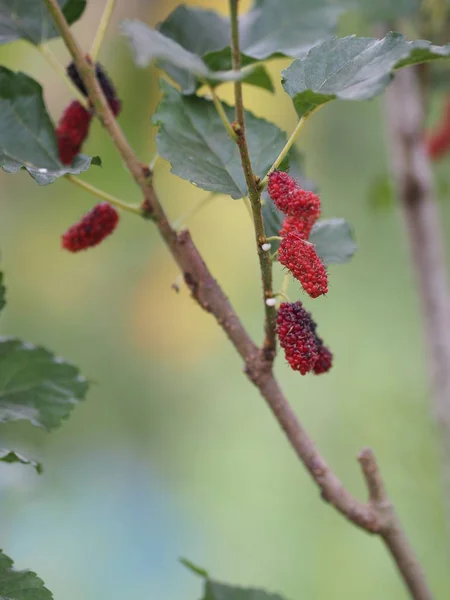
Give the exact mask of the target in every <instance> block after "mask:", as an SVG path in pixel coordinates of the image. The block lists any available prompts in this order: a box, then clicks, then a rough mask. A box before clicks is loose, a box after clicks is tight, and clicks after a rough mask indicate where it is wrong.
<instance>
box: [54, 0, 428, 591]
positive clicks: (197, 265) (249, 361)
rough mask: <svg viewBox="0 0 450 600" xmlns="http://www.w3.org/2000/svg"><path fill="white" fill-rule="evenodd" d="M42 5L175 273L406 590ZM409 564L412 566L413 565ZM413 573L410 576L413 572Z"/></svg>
mask: <svg viewBox="0 0 450 600" xmlns="http://www.w3.org/2000/svg"><path fill="white" fill-rule="evenodd" d="M45 2H46V4H47V6H48V8H49V11H50V13H51V14H52V16H53V18H54V20H55V23H56V25H57V27H58V29H59V31H60V33H61V36H62V38H63V40H64V41H65V43H66V46H67V47H68V48H69V51H70V52H71V54H72V56H73V58H74V61H75V63H76V65H77V68H78V72H79V73H80V76H81V77H82V80H83V83H84V84H85V86H86V89H87V90H88V93H89V98H90V100H91V102H92V103H93V105H94V107H95V109H96V111H97V116H98V117H99V119H100V120H101V122H102V123H103V124H104V126H105V128H106V129H107V131H108V133H109V134H110V136H111V138H112V140H113V142H114V145H115V146H116V148H117V149H118V150H119V152H120V154H121V156H122V158H123V159H124V162H125V164H126V166H127V168H128V170H129V171H130V173H131V174H132V175H133V177H134V179H135V181H136V183H137V184H138V185H139V187H140V188H141V191H142V194H143V197H144V202H143V206H144V207H145V209H146V211H147V212H148V213H149V215H150V214H151V217H152V219H153V221H154V222H155V223H156V226H157V227H158V229H159V232H160V233H161V235H162V237H163V239H164V240H165V242H166V244H167V246H168V247H169V249H170V251H171V253H172V255H173V257H174V259H175V261H176V262H177V264H178V266H179V267H180V269H181V271H182V273H183V276H184V280H185V282H186V284H187V286H188V287H189V288H190V290H191V293H192V296H193V298H194V299H195V300H196V301H197V302H198V303H199V305H200V306H201V307H202V308H203V309H204V310H206V311H208V312H210V313H211V314H212V315H213V316H214V317H215V318H216V320H217V322H218V324H219V325H220V326H221V327H222V329H223V330H224V331H225V332H226V334H227V335H228V337H229V339H230V341H231V342H232V344H233V345H234V347H235V348H236V350H237V351H238V353H239V354H240V356H241V357H242V358H243V360H244V362H245V372H246V374H247V376H248V378H249V379H250V380H251V381H252V382H253V384H254V385H255V386H256V387H257V388H258V389H259V391H260V393H261V395H262V396H263V397H264V398H265V400H266V402H267V404H268V406H269V407H270V409H271V410H272V412H273V414H274V416H275V418H276V420H277V421H278V423H279V425H280V426H281V427H282V429H283V430H284V432H285V433H286V437H287V438H288V440H289V443H290V444H291V446H292V448H293V449H294V450H295V452H296V454H297V455H298V457H299V458H300V460H301V462H302V463H303V465H304V466H305V468H306V469H307V470H308V472H309V473H310V475H311V477H312V478H313V480H314V481H315V483H316V484H317V485H318V486H319V488H320V490H321V495H322V497H323V498H324V499H325V500H327V501H328V502H330V503H331V504H332V505H333V506H334V507H335V508H336V509H337V510H338V511H339V512H341V513H342V514H343V515H344V516H345V517H346V518H347V519H348V520H349V521H351V522H352V523H354V524H355V525H357V526H359V527H361V528H362V529H364V530H365V531H367V532H370V533H379V534H382V535H383V539H384V541H385V543H386V544H387V545H388V547H389V550H390V552H391V554H392V556H393V557H394V560H395V561H396V563H397V565H398V568H399V570H400V571H401V573H402V574H403V576H404V578H405V582H406V583H407V585H409V584H408V581H407V579H406V576H405V574H404V570H405V569H404V567H403V566H402V565H406V564H407V563H408V562H410V561H411V557H413V551H412V549H411V546H410V545H409V542H408V540H407V539H406V537H405V536H404V535H403V533H402V531H401V529H400V525H399V523H398V519H397V517H396V516H395V513H393V514H392V515H391V516H390V521H389V523H387V522H386V519H385V515H383V514H382V513H381V512H380V509H379V507H378V506H377V505H376V504H375V503H373V502H372V503H363V502H359V501H358V500H356V499H355V498H353V496H352V495H351V494H350V493H349V492H348V491H347V490H346V489H345V488H344V487H343V485H342V483H341V482H340V480H339V479H338V478H337V476H336V475H335V474H334V473H333V471H332V470H331V469H330V467H329V466H328V464H327V463H326V462H325V460H324V459H323V458H322V456H321V455H320V453H319V452H318V451H317V449H316V447H315V445H314V442H313V441H312V439H311V438H310V437H309V435H308V434H307V432H306V431H305V430H304V428H303V426H302V425H301V423H300V422H299V420H298V419H297V417H296V415H295V413H294V412H293V410H292V408H291V406H290V405H289V403H288V401H287V399H286V398H285V396H284V394H283V392H282V391H281V389H280V387H279V385H278V383H277V381H276V379H275V378H274V376H273V373H272V371H271V370H270V369H269V370H268V369H267V360H266V359H265V358H264V356H262V354H261V352H260V351H259V349H258V347H257V346H256V345H255V343H254V342H253V341H252V339H251V338H250V336H249V334H248V333H247V331H246V329H245V328H244V327H243V325H242V323H241V321H240V320H239V317H238V316H237V315H236V313H235V311H234V310H233V307H232V306H231V304H230V302H229V301H228V299H227V297H226V296H225V294H224V292H223V291H222V289H221V287H220V286H219V285H218V283H217V282H216V281H215V279H214V278H213V277H212V275H211V273H210V272H209V270H208V268H207V266H206V265H205V263H204V261H203V259H202V257H201V255H200V254H199V252H198V250H197V248H196V247H195V245H194V243H193V241H192V239H191V237H190V234H189V231H187V230H183V231H181V232H180V233H177V232H176V231H174V230H173V229H172V228H171V226H170V224H169V222H168V220H167V217H166V215H165V213H164V211H163V208H162V206H161V204H160V203H159V200H158V198H157V196H156V194H155V192H154V189H153V186H152V182H151V177H150V173H149V171H148V167H147V166H145V165H143V164H142V163H140V161H139V160H138V159H137V157H136V156H135V154H134V152H133V150H132V149H131V147H130V146H129V144H128V142H127V140H126V138H125V136H124V135H123V133H122V130H121V129H120V127H119V125H118V124H117V122H116V120H115V118H114V115H112V113H111V111H110V109H109V107H108V104H107V102H106V99H105V97H104V95H103V92H102V90H101V88H100V87H99V85H98V83H97V79H96V77H95V73H94V71H93V69H92V68H91V66H90V65H89V64H88V63H87V61H86V59H85V57H84V55H83V53H82V52H81V50H80V49H79V48H78V45H77V44H76V42H75V40H74V38H73V36H72V33H71V31H70V29H69V26H68V24H67V22H66V20H65V18H64V15H63V13H62V11H61V9H60V7H59V5H58V3H57V0H45ZM412 564H413V565H414V561H413V563H412ZM412 569H413V570H414V567H412ZM415 577H420V578H423V575H422V574H421V572H420V570H419V571H417V572H416V574H415ZM410 590H411V593H412V597H413V598H414V600H432V596H431V594H430V593H429V592H428V590H427V589H426V584H425V582H424V580H423V581H422V586H421V587H419V586H418V587H417V588H414V589H413V588H412V587H411V586H410Z"/></svg>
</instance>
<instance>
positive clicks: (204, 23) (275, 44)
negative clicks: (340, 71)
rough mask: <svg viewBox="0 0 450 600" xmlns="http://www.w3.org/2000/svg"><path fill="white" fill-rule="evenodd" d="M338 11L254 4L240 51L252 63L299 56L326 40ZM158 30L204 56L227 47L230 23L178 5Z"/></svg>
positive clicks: (298, 0) (294, 2)
mask: <svg viewBox="0 0 450 600" xmlns="http://www.w3.org/2000/svg"><path fill="white" fill-rule="evenodd" d="M341 12H342V9H341V8H340V7H338V6H337V5H332V4H330V3H329V2H327V1H326V0H255V2H254V4H253V7H252V9H251V10H250V12H249V13H247V14H244V15H242V16H241V17H240V23H239V29H240V34H241V50H242V52H243V53H244V54H246V55H247V56H248V57H251V58H253V59H255V60H264V59H266V58H269V57H275V56H283V55H284V56H293V57H298V56H302V55H303V54H304V53H305V52H307V51H308V50H309V49H310V48H311V47H312V46H315V45H316V44H318V43H319V42H321V41H323V40H325V39H327V38H328V37H330V35H331V33H332V31H333V29H334V28H335V26H336V24H337V20H338V17H339V14H340V13H341ZM159 30H160V31H161V32H162V33H163V34H164V35H165V36H167V37H170V38H172V39H173V40H175V41H177V42H178V43H179V44H181V46H183V47H184V48H186V49H187V50H189V51H190V52H193V53H194V54H197V55H198V56H202V57H206V56H207V55H208V53H210V52H214V51H217V50H222V49H223V48H226V47H228V46H229V44H230V23H229V19H228V18H226V17H222V16H220V15H219V14H217V13H215V12H213V11H210V10H202V9H200V8H196V7H190V6H185V5H181V6H179V7H177V8H176V9H175V10H174V11H173V12H172V13H171V14H170V15H169V16H168V18H167V19H166V20H165V21H164V22H163V23H162V24H161V25H160V26H159ZM205 60H206V59H205Z"/></svg>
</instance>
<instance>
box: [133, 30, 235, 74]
mask: <svg viewBox="0 0 450 600" xmlns="http://www.w3.org/2000/svg"><path fill="white" fill-rule="evenodd" d="M122 32H123V33H124V34H125V35H126V37H127V38H128V40H129V42H130V45H131V48H132V50H133V53H134V57H135V61H136V64H137V65H138V66H139V67H146V66H148V65H149V64H150V63H151V62H152V61H153V60H157V59H158V60H162V61H164V62H165V63H168V64H170V65H171V66H172V67H176V68H177V69H182V71H183V72H185V73H187V74H192V75H194V76H195V77H196V78H197V79H200V80H211V81H233V80H235V79H237V78H241V75H240V74H239V73H236V72H234V71H230V70H228V71H211V70H210V69H208V67H207V66H206V64H205V63H204V61H203V60H202V59H201V58H200V56H197V55H196V54H194V53H192V52H189V51H188V50H185V49H184V48H183V46H181V45H180V44H178V43H177V42H175V41H173V40H172V39H170V38H168V37H166V36H164V35H162V33H160V32H159V31H156V29H152V28H151V27H148V26H147V25H145V23H142V22H141V21H137V20H134V21H123V23H122ZM188 80H189V79H188Z"/></svg>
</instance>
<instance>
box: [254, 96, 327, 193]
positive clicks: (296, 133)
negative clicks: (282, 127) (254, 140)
mask: <svg viewBox="0 0 450 600" xmlns="http://www.w3.org/2000/svg"><path fill="white" fill-rule="evenodd" d="M322 106H324V105H323V104H321V105H319V106H316V108H313V109H312V110H311V111H309V112H308V113H306V114H304V115H303V116H302V117H301V118H300V119H299V121H298V123H297V125H296V127H295V129H294V131H293V132H292V133H291V135H290V137H289V139H288V141H287V142H286V145H285V146H284V148H283V149H282V151H281V152H280V154H279V155H278V156H277V158H276V160H275V162H274V163H273V165H272V166H271V167H270V169H269V170H268V171H267V174H266V176H265V177H264V179H262V180H261V183H260V184H259V189H260V190H263V189H264V188H265V187H266V185H267V183H268V181H269V176H270V174H271V173H272V172H273V171H275V170H276V169H278V167H279V166H280V165H281V163H282V162H283V160H284V159H285V158H286V156H287V155H288V153H289V150H290V149H291V148H292V146H293V145H294V143H295V141H296V139H297V138H298V136H299V134H300V131H301V130H302V129H303V127H304V126H305V123H306V121H307V120H308V119H309V117H310V116H311V115H312V114H313V113H315V112H317V111H318V110H319V108H322Z"/></svg>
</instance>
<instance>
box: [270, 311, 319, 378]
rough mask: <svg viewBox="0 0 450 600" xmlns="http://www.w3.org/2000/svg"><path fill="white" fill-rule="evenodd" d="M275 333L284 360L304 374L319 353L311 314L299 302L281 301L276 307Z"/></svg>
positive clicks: (313, 363) (312, 366) (311, 367)
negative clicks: (277, 307)
mask: <svg viewBox="0 0 450 600" xmlns="http://www.w3.org/2000/svg"><path fill="white" fill-rule="evenodd" d="M277 335H278V338H279V340H280V345H281V347H282V348H283V350H284V354H285V357H286V360H287V361H288V363H289V364H290V365H291V368H292V369H294V371H300V373H301V374H302V375H306V373H308V372H309V371H311V370H312V369H313V368H314V365H315V364H316V362H317V360H318V358H319V354H318V350H317V344H316V338H315V334H314V329H313V326H312V319H311V315H310V314H309V313H308V312H307V311H306V310H305V309H304V308H303V306H302V303H301V302H295V303H288V302H283V303H282V304H281V306H280V308H279V309H278V316H277Z"/></svg>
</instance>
